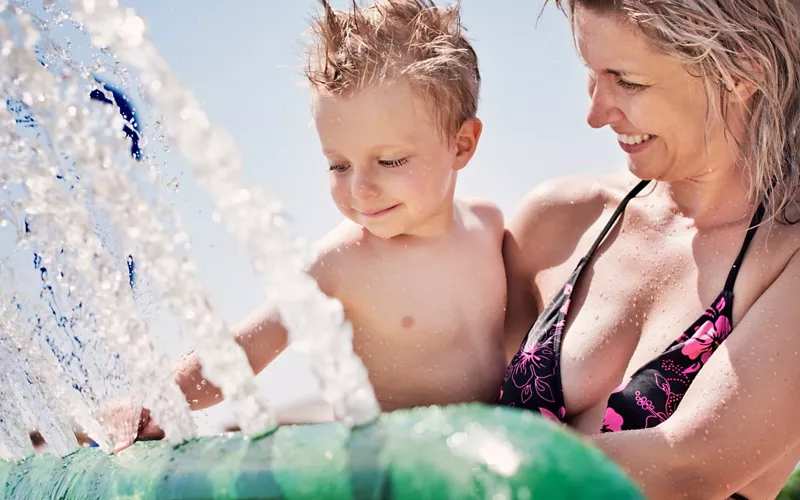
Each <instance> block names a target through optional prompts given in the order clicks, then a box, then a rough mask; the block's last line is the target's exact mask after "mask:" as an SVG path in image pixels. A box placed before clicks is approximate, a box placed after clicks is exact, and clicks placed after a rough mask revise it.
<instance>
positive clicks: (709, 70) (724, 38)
mask: <svg viewBox="0 0 800 500" xmlns="http://www.w3.org/2000/svg"><path fill="white" fill-rule="evenodd" d="M549 2H554V3H555V4H556V5H557V6H558V7H559V8H560V9H561V10H562V11H564V12H565V13H567V15H568V16H569V17H570V19H574V16H573V14H574V11H575V7H577V6H579V5H580V6H581V7H584V8H587V9H590V10H592V11H594V12H598V13H602V14H612V15H616V16H619V17H620V18H621V19H624V20H627V21H629V22H631V23H633V24H634V25H636V26H638V27H639V28H640V29H641V32H642V33H643V35H644V36H645V38H647V39H648V40H649V42H650V43H651V44H652V46H653V47H655V48H656V50H659V51H661V52H663V53H665V54H668V55H671V56H674V57H676V58H677V59H679V60H680V61H681V62H682V63H683V64H684V66H685V67H686V68H687V70H688V71H689V72H690V73H692V74H694V75H697V76H698V77H701V78H703V80H704V82H705V84H706V89H707V93H708V96H709V102H710V103H711V106H710V109H709V118H721V119H722V120H723V121H724V120H725V118H726V117H725V110H726V109H727V104H728V101H729V99H731V92H730V91H728V90H727V89H729V88H730V85H731V82H744V83H747V84H749V85H751V86H752V87H753V88H755V89H756V93H755V94H754V96H753V97H752V100H751V104H750V112H751V115H750V120H749V124H748V125H749V126H748V131H747V137H746V139H745V144H743V145H742V147H741V158H740V159H741V164H742V165H743V166H744V168H745V170H746V173H747V174H748V176H749V178H750V181H751V195H752V196H753V197H754V198H755V199H757V200H762V201H763V202H764V203H765V205H766V208H767V213H768V215H769V216H770V217H777V218H778V220H780V221H782V222H785V223H794V222H797V220H798V217H797V216H796V214H797V195H798V188H799V187H800V166H799V165H798V163H799V162H800V136H799V135H798V128H800V81H799V80H798V72H799V71H800V4H798V2H797V1H796V0H545V5H546V4H547V3H549ZM787 208H791V214H792V215H787Z"/></svg>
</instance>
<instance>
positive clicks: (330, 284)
mask: <svg viewBox="0 0 800 500" xmlns="http://www.w3.org/2000/svg"><path fill="white" fill-rule="evenodd" d="M355 234H356V232H354V231H353V230H352V227H351V226H348V225H346V224H343V225H342V226H340V227H338V228H336V229H334V230H333V231H331V232H330V233H329V234H328V235H326V236H325V237H324V238H322V239H321V240H320V241H318V242H317V243H316V245H317V251H318V254H317V258H316V259H315V261H314V263H313V264H312V265H311V267H310V269H309V270H308V273H309V274H310V275H311V276H312V277H313V278H314V279H315V280H316V281H317V285H318V286H319V288H320V290H321V291H322V292H323V293H324V294H326V295H328V296H329V297H337V296H338V291H339V284H340V283H339V278H340V277H341V276H342V269H341V268H342V267H345V266H346V262H347V261H348V260H349V259H347V255H348V254H349V252H347V251H346V249H347V248H348V245H347V240H348V239H352V238H353V237H354V236H355ZM343 250H344V251H343ZM233 330H234V337H235V339H236V342H238V343H239V345H240V346H241V347H242V349H243V350H244V352H245V354H246V355H247V360H248V361H249V362H250V367H251V368H252V369H253V373H255V374H258V373H260V372H261V370H263V369H264V368H266V367H267V365H269V364H270V363H271V362H272V361H273V360H274V359H275V358H277V357H278V355H279V354H280V353H281V352H283V350H284V349H286V347H287V345H288V333H287V331H286V329H285V328H284V327H283V325H281V323H280V317H279V315H278V311H277V310H275V308H274V307H273V306H272V305H270V304H267V305H265V306H264V307H262V308H261V309H258V310H256V311H255V312H254V313H253V314H251V315H250V316H249V317H248V318H246V319H245V320H244V321H242V322H241V323H239V324H237V325H236V326H235V327H234V329H233ZM174 373H175V381H176V382H177V383H178V385H179V386H180V388H181V391H183V393H184V395H186V401H187V402H188V403H189V407H190V408H191V409H192V410H202V409H204V408H208V407H209V406H214V405H215V404H217V403H219V402H220V401H222V392H221V391H220V390H219V388H217V387H216V386H214V385H213V384H211V382H209V381H207V380H205V379H204V378H203V375H202V367H201V364H200V358H199V356H198V355H197V354H196V353H195V352H194V351H191V352H189V353H188V354H186V355H184V356H183V357H181V359H180V361H178V362H177V363H176V365H175V369H174Z"/></svg>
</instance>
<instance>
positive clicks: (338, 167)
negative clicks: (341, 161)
mask: <svg viewBox="0 0 800 500" xmlns="http://www.w3.org/2000/svg"><path fill="white" fill-rule="evenodd" d="M348 168H350V165H331V166H330V167H329V168H328V170H330V171H331V172H344V171H345V170H347V169H348Z"/></svg>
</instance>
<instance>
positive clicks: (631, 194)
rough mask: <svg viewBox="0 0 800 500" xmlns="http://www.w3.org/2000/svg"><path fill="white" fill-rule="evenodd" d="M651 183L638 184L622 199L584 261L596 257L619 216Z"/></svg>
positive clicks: (642, 182)
mask: <svg viewBox="0 0 800 500" xmlns="http://www.w3.org/2000/svg"><path fill="white" fill-rule="evenodd" d="M649 183H650V181H641V182H639V183H638V184H636V186H634V188H633V189H631V190H630V192H628V194H626V195H625V198H623V199H622V202H621V203H620V204H619V206H618V207H617V209H616V210H614V214H613V215H612V216H611V218H610V219H609V220H608V222H607V223H606V227H604V228H603V231H602V232H601V233H600V236H598V237H597V239H596V240H594V243H593V244H592V248H590V249H589V251H588V252H587V253H586V256H585V257H584V258H583V259H584V260H586V261H588V260H589V259H591V257H592V255H594V252H595V251H596V250H597V247H599V246H600V244H601V243H602V242H603V240H604V239H605V237H606V235H608V232H609V231H611V228H612V227H614V224H615V223H616V222H617V219H619V216H620V215H622V212H624V211H625V207H626V206H628V202H629V201H631V200H632V199H633V198H634V197H635V196H636V195H637V194H639V193H640V192H641V191H642V189H644V187H645V186H647V185H648V184H649Z"/></svg>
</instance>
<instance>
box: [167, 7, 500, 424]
mask: <svg viewBox="0 0 800 500" xmlns="http://www.w3.org/2000/svg"><path fill="white" fill-rule="evenodd" d="M322 4H323V11H322V13H321V14H320V15H319V16H318V17H317V18H316V19H315V21H314V24H313V35H314V43H313V45H312V47H311V50H310V57H309V60H308V65H307V67H306V76H307V77H308V81H309V83H310V85H311V90H312V110H313V116H314V121H315V124H316V127H317V131H318V134H319V138H320V142H321V145H322V150H323V152H324V154H325V156H326V157H327V159H328V164H329V165H328V170H329V171H330V172H329V176H330V189H331V195H332V197H333V200H334V202H335V203H336V206H337V207H338V209H339V210H340V211H341V212H342V214H343V215H344V216H345V217H346V220H345V221H344V222H343V223H342V224H341V225H340V226H339V227H337V228H336V229H334V230H333V231H332V232H331V233H330V234H328V235H327V236H326V237H325V238H323V240H322V241H321V242H319V249H320V250H319V255H318V259H317V260H316V262H315V264H314V265H313V267H312V268H311V269H310V272H311V274H312V275H313V276H314V277H315V279H316V280H317V281H318V283H319V286H320V288H321V289H322V291H323V292H325V293H326V294H328V295H329V296H332V297H336V298H337V299H339V300H340V301H341V302H342V303H343V305H344V310H345V314H346V317H347V320H349V321H350V322H351V323H352V325H353V344H354V350H355V352H356V353H357V354H358V355H359V356H360V357H361V359H362V360H363V362H364V364H365V365H366V367H367V370H368V372H369V377H370V380H371V382H372V384H373V386H374V388H375V392H376V396H377V398H378V401H379V403H380V405H381V408H382V410H384V411H391V410H395V409H399V408H408V407H413V406H424V405H433V404H441V405H444V404H450V403H458V402H466V401H483V402H494V400H495V399H496V396H497V391H498V387H499V386H500V382H501V379H502V376H503V373H504V370H505V367H506V359H505V352H504V350H503V331H502V330H503V320H504V312H505V298H506V283H505V271H504V267H503V261H502V256H501V245H502V238H503V218H502V214H501V212H500V211H499V210H498V209H497V208H496V207H495V206H493V205H491V204H489V203H486V202H480V201H467V200H454V190H455V185H456V177H457V175H458V172H459V171H460V170H461V169H462V168H464V167H465V166H466V165H467V163H468V162H469V160H470V159H471V158H472V155H473V154H474V152H475V148H476V146H477V144H478V140H479V138H480V135H481V128H482V125H481V122H480V120H479V119H478V118H476V116H475V115H476V110H477V102H478V90H479V87H480V74H479V71H478V65H477V57H476V55H475V52H474V51H473V49H472V47H471V46H470V45H469V43H468V42H467V41H466V40H465V39H464V37H463V36H462V33H461V26H460V17H459V10H458V6H454V7H448V8H443V7H436V6H435V5H434V4H433V2H432V1H424V0H393V1H386V2H382V3H376V4H374V5H372V6H370V7H365V8H357V7H353V8H352V10H351V11H350V12H342V11H336V10H334V9H332V8H331V7H330V5H329V4H328V2H327V1H322ZM276 318H277V317H276V315H274V314H272V311H271V310H270V308H269V306H267V307H265V308H264V309H263V310H261V311H259V312H257V313H255V314H254V315H253V316H252V317H251V318H250V319H249V320H247V321H245V322H244V323H243V324H241V325H239V326H238V327H237V328H236V338H237V340H238V342H239V343H240V345H241V346H242V347H243V348H244V350H245V351H246V353H247V356H248V359H249V362H250V364H251V366H252V368H253V370H254V371H255V372H256V373H258V372H260V371H261V370H262V369H264V367H266V366H267V365H268V364H269V363H270V362H271V361H272V360H273V359H274V358H275V357H276V356H277V355H278V354H279V353H280V352H281V351H282V350H283V349H284V348H285V347H286V342H287V334H286V331H285V330H284V329H283V327H282V326H281V325H280V322H279V321H278V320H277V319H276ZM176 378H177V381H178V383H179V384H180V386H181V388H182V390H183V391H184V393H185V394H186V396H187V400H188V401H189V402H190V404H191V407H192V408H193V409H201V408H205V407H208V406H211V405H213V404H215V403H217V402H219V401H220V400H221V395H220V392H219V391H218V390H217V389H216V388H215V387H213V386H212V385H211V384H210V383H206V382H204V381H203V378H202V375H201V367H200V364H199V361H198V359H197V357H196V356H195V355H194V354H192V353H190V354H189V355H187V356H186V357H184V358H183V359H182V360H181V361H180V362H179V364H178V367H177V374H176Z"/></svg>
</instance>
